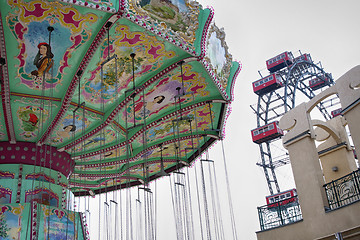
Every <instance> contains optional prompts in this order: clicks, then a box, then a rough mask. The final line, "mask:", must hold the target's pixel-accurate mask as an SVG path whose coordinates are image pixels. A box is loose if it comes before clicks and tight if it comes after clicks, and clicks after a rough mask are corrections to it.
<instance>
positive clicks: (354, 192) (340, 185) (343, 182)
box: [324, 169, 360, 210]
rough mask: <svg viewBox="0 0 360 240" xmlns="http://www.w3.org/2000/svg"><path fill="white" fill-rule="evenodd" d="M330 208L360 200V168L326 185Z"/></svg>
mask: <svg viewBox="0 0 360 240" xmlns="http://www.w3.org/2000/svg"><path fill="white" fill-rule="evenodd" d="M324 188H325V192H326V196H327V199H328V203H329V208H330V210H334V209H337V208H340V207H343V206H346V205H349V204H351V203H354V202H357V201H360V169H359V170H357V171H354V172H352V173H350V174H348V175H346V176H344V177H342V178H339V179H336V180H334V181H331V182H329V183H327V184H325V185H324Z"/></svg>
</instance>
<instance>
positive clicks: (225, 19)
mask: <svg viewBox="0 0 360 240" xmlns="http://www.w3.org/2000/svg"><path fill="white" fill-rule="evenodd" d="M199 2H200V3H201V4H202V5H203V6H204V7H206V6H212V7H213V8H214V11H215V23H216V25H217V26H218V27H224V29H225V32H226V38H225V39H226V42H227V44H228V46H229V51H230V53H231V54H232V56H233V58H234V60H238V61H240V62H241V63H242V66H243V68H242V71H241V73H240V74H239V76H238V78H237V80H236V85H235V88H234V89H235V93H234V97H235V101H234V102H233V104H232V113H231V115H230V117H229V119H228V121H227V125H226V138H225V141H224V144H225V151H226V160H227V166H228V170H229V176H230V179H231V180H230V185H231V189H232V196H233V204H234V212H235V217H236V224H237V228H238V231H237V232H238V237H239V239H245V240H248V239H249V240H251V239H256V235H255V232H256V231H258V230H259V229H260V227H259V220H258V215H257V207H258V206H262V205H265V196H266V195H268V194H269V192H268V189H267V184H266V181H265V177H264V174H263V172H262V170H261V169H260V168H259V167H258V166H256V165H255V163H256V162H259V161H260V154H259V148H258V146H257V145H256V144H254V143H253V142H252V140H251V136H250V130H251V129H253V128H255V127H256V117H255V115H254V114H253V112H252V110H251V108H250V107H249V106H250V105H252V104H255V103H256V102H257V96H256V95H255V94H254V93H253V91H252V86H251V83H252V82H253V81H255V80H257V79H259V74H258V70H261V71H264V69H265V68H266V64H265V61H266V60H267V59H269V58H271V57H274V56H276V55H277V54H279V53H281V52H284V51H291V52H293V53H294V54H295V53H296V52H297V51H298V50H300V51H301V52H302V53H310V54H311V57H312V59H313V60H314V61H315V62H318V61H321V63H322V66H323V67H324V69H325V71H327V72H330V73H332V76H333V78H334V80H336V79H338V78H339V77H340V76H342V75H343V74H344V73H345V72H346V71H348V70H350V69H351V68H353V67H354V66H356V65H359V64H360V56H359V55H360V31H359V24H360V14H359V9H360V1H358V0H344V1H337V0H301V1H291V0H290V1H289V0H272V1H269V0H251V1H239V0H223V1H219V0H201V1H199ZM218 145H219V144H218ZM218 149H220V148H218V146H217V147H216V150H215V149H214V150H215V151H220V150H218ZM279 151H281V150H279ZM210 155H211V154H210ZM218 155H219V156H220V154H218ZM281 168H283V169H281ZM281 168H279V171H278V172H277V177H278V181H279V184H280V188H281V190H282V191H283V190H287V187H289V188H290V187H295V186H294V184H293V180H292V173H291V169H290V168H289V167H281ZM229 239H230V238H229Z"/></svg>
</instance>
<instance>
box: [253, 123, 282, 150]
mask: <svg viewBox="0 0 360 240" xmlns="http://www.w3.org/2000/svg"><path fill="white" fill-rule="evenodd" d="M283 135H284V132H283V131H282V130H281V129H280V128H279V121H275V122H272V123H269V124H266V125H264V126H261V127H258V128H255V129H254V130H251V136H252V140H253V142H254V143H257V144H260V143H263V142H267V141H269V140H273V139H276V138H278V137H280V136H283Z"/></svg>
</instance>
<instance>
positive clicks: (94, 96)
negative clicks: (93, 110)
mask: <svg viewBox="0 0 360 240" xmlns="http://www.w3.org/2000/svg"><path fill="white" fill-rule="evenodd" d="M113 29H114V30H113ZM112 31H114V32H112ZM110 33H111V37H110V42H109V44H108V41H107V40H104V41H103V44H102V45H101V47H100V51H98V53H97V54H99V53H101V56H100V59H99V60H97V61H98V62H97V63H95V65H96V68H95V69H92V70H90V71H89V74H90V75H89V76H88V78H87V79H86V80H85V83H83V84H82V92H81V95H82V96H83V97H84V98H85V100H86V101H88V102H90V103H91V104H101V103H108V102H113V101H114V100H115V99H117V96H118V94H122V95H125V94H124V93H125V90H126V89H127V88H129V87H132V84H133V83H132V80H133V78H132V77H133V68H132V63H133V62H132V61H133V60H132V57H131V56H130V54H132V53H135V57H134V75H135V78H138V77H139V76H142V75H145V74H147V73H149V72H152V71H154V72H155V71H156V70H158V69H159V68H160V67H161V64H162V63H163V61H165V60H166V59H169V58H174V57H176V54H175V52H174V51H168V50H166V49H165V46H164V44H163V43H161V42H159V41H157V39H156V37H154V36H148V35H145V34H144V33H143V32H132V31H131V30H130V28H129V27H128V26H126V25H120V24H119V25H117V26H115V27H114V28H112V29H111V32H110ZM114 55H116V56H117V58H116V59H115V58H113V59H111V60H109V61H108V62H106V61H107V60H108V56H114ZM74 96H75V97H76V94H75V95H74Z"/></svg>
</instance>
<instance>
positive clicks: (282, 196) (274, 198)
mask: <svg viewBox="0 0 360 240" xmlns="http://www.w3.org/2000/svg"><path fill="white" fill-rule="evenodd" d="M296 196H297V192H296V189H295V188H293V189H290V190H287V191H284V192H280V193H276V194H273V195H270V196H267V197H266V204H267V207H268V208H273V207H277V206H279V205H280V206H284V205H287V204H289V203H291V202H295V201H296V200H297V197H296Z"/></svg>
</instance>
